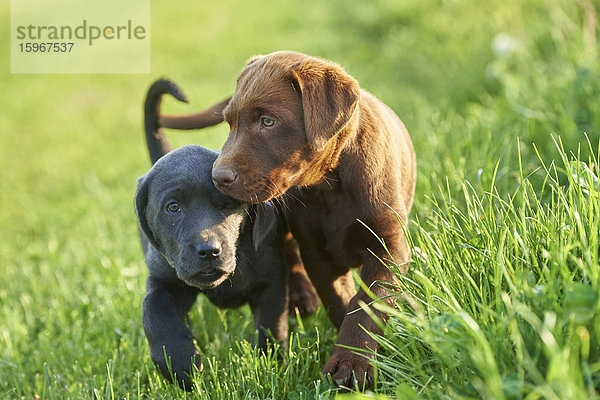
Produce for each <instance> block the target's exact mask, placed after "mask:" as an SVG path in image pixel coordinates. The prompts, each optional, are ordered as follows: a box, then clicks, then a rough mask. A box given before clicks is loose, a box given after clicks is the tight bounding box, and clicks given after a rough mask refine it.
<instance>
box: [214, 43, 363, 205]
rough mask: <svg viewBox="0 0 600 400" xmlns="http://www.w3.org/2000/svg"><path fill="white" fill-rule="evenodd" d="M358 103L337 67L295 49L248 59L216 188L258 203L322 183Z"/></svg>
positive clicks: (228, 114)
mask: <svg viewBox="0 0 600 400" xmlns="http://www.w3.org/2000/svg"><path fill="white" fill-rule="evenodd" d="M359 98H360V89H359V87H358V83H357V82H356V81H355V80H354V79H353V78H352V77H351V76H349V75H348V74H346V72H344V70H343V69H342V68H341V67H339V66H337V65H336V64H333V63H330V62H326V61H323V60H321V59H318V58H314V57H309V56H306V55H304V54H300V53H294V52H277V53H272V54H269V55H267V56H259V57H254V58H252V59H250V61H249V62H248V64H247V65H246V67H245V68H244V69H243V70H242V72H241V74H240V76H239V78H238V81H237V86H236V90H235V93H234V94H233V96H232V98H231V101H230V103H229V106H228V107H227V108H226V109H225V111H224V118H225V121H227V123H229V126H230V128H231V130H230V133H229V137H228V138H227V141H226V142H225V145H224V146H223V149H222V150H221V154H220V155H219V157H218V158H217V160H216V161H215V163H214V165H213V172H212V177H213V182H214V183H215V186H216V187H217V188H218V189H219V190H220V191H221V192H223V193H225V194H227V195H229V196H232V197H235V198H237V199H238V200H242V201H246V202H252V203H257V202H261V201H265V200H269V199H271V198H273V197H277V196H279V195H281V194H283V193H285V191H286V190H287V189H289V188H290V187H292V186H308V185H312V184H315V183H317V182H318V181H319V180H321V179H322V178H323V176H324V175H325V173H326V172H327V170H329V169H331V168H333V167H334V166H335V164H336V163H337V159H338V157H339V153H340V151H341V147H342V144H343V141H344V139H345V138H346V137H347V134H345V133H347V132H346V131H348V129H345V128H346V127H347V125H348V124H349V123H350V122H351V121H353V119H354V116H355V114H356V113H355V110H356V106H357V103H358V100H359Z"/></svg>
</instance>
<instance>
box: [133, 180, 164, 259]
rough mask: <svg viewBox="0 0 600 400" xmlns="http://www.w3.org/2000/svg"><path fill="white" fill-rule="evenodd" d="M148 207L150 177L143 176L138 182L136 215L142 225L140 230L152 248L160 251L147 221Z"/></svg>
mask: <svg viewBox="0 0 600 400" xmlns="http://www.w3.org/2000/svg"><path fill="white" fill-rule="evenodd" d="M147 206H148V175H144V176H142V177H141V178H140V179H138V181H137V191H136V193H135V214H136V215H137V219H138V223H139V225H140V229H141V230H142V232H143V233H144V236H146V239H148V241H149V242H150V244H151V245H152V246H154V247H155V248H156V249H160V246H159V245H158V243H157V242H156V239H155V238H154V233H153V232H152V230H151V229H150V227H149V226H148V221H146V207H147Z"/></svg>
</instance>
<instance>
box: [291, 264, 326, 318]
mask: <svg viewBox="0 0 600 400" xmlns="http://www.w3.org/2000/svg"><path fill="white" fill-rule="evenodd" d="M289 290H290V302H289V312H290V315H296V310H298V313H299V314H300V315H302V316H304V315H309V314H314V313H315V312H317V308H319V303H320V302H319V296H317V293H316V292H315V289H314V288H313V286H312V284H311V283H310V281H309V280H308V277H307V276H306V275H305V274H303V273H296V272H292V273H291V274H290V277H289Z"/></svg>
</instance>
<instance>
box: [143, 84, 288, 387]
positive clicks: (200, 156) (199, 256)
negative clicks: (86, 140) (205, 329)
mask: <svg viewBox="0 0 600 400" xmlns="http://www.w3.org/2000/svg"><path fill="white" fill-rule="evenodd" d="M166 82H168V81H166ZM163 92H167V93H177V94H178V95H179V96H180V98H181V99H185V97H184V96H183V95H182V94H181V92H180V91H179V90H178V88H177V87H176V86H175V85H174V84H172V83H171V82H168V84H166V83H165V81H158V82H157V83H155V84H154V85H153V86H152V88H151V89H150V90H149V93H148V97H147V99H146V105H145V110H146V119H145V121H146V137H147V141H148V149H149V151H150V155H151V158H152V160H153V162H155V164H154V166H153V167H152V169H151V170H150V171H149V172H148V173H147V174H146V175H144V176H142V177H141V178H140V179H139V181H138V188H137V193H136V198H135V206H136V214H137V217H138V221H139V225H140V231H141V232H140V238H141V241H142V247H143V249H144V255H145V259H146V264H147V266H148V278H147V281H146V295H145V297H144V300H143V303H142V322H143V325H144V331H145V332H146V337H147V338H148V343H149V345H150V355H151V358H152V360H153V361H154V363H155V364H156V365H157V366H158V367H159V369H160V371H161V372H162V374H163V375H164V376H165V377H167V378H170V377H171V376H170V373H169V369H168V362H167V360H166V359H165V353H166V355H167V357H170V366H171V372H172V373H174V374H175V375H176V379H177V382H178V383H179V384H180V386H182V387H184V388H186V389H188V390H189V389H190V388H191V385H190V379H189V373H190V371H191V368H192V364H193V363H194V364H195V365H196V366H197V367H198V369H199V370H200V371H201V370H202V362H201V357H200V354H199V353H198V352H197V350H196V348H195V346H194V336H193V334H192V332H191V331H190V330H189V329H188V327H187V326H186V323H185V319H186V315H187V313H188V311H189V310H190V308H191V307H192V305H193V303H194V301H195V299H196V296H197V295H198V293H202V294H204V295H206V296H207V297H208V298H209V299H210V301H211V302H212V303H214V304H215V305H217V306H219V307H224V308H231V307H238V306H241V305H243V304H249V305H250V307H251V310H252V314H253V315H254V319H255V321H254V324H255V327H256V329H257V330H258V342H257V346H258V347H259V348H261V349H265V348H266V347H267V345H268V343H267V339H268V337H269V334H272V335H273V337H274V338H275V339H276V340H278V341H281V342H284V341H285V339H286V337H287V301H288V300H287V299H288V294H287V269H286V267H285V265H284V262H283V254H282V250H281V242H282V238H281V237H280V229H279V226H278V224H279V222H278V218H277V215H276V213H275V210H274V208H273V207H272V206H271V205H270V204H269V203H265V204H260V205H258V206H257V205H247V204H244V203H241V202H239V201H237V200H235V199H233V198H231V197H228V196H225V195H223V194H221V193H220V192H219V191H218V190H217V189H216V188H215V187H214V185H213V183H212V178H211V171H212V165H213V162H214V160H215V159H216V158H217V156H218V153H216V152H214V151H211V150H208V149H205V148H203V147H200V146H184V147H182V148H180V149H177V150H174V151H169V149H170V147H169V144H168V141H167V140H166V138H165V137H164V135H163V134H162V132H159V131H160V129H159V128H158V123H157V119H156V116H154V117H153V116H151V115H148V114H149V113H156V111H157V109H158V105H157V104H158V103H160V97H161V96H162V93H163ZM157 132H159V134H158V135H157V134H156V133H157ZM174 203H177V204H176V206H175V205H174Z"/></svg>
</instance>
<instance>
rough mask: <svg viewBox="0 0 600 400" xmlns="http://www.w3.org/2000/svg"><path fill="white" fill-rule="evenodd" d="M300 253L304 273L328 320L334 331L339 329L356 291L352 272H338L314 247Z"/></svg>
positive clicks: (322, 253)
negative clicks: (316, 294)
mask: <svg viewBox="0 0 600 400" xmlns="http://www.w3.org/2000/svg"><path fill="white" fill-rule="evenodd" d="M301 253H302V260H303V261H304V265H305V267H306V272H307V273H308V276H309V277H310V280H311V282H313V284H314V286H315V289H316V290H317V293H318V294H319V297H320V299H321V302H322V303H323V306H324V307H325V309H326V310H327V315H328V316H329V320H330V321H331V323H332V324H333V326H335V328H336V329H340V327H341V325H342V321H343V320H344V317H345V315H346V308H347V306H348V303H349V302H350V299H352V296H354V293H355V291H356V290H355V289H354V279H353V278H352V271H350V270H346V272H344V273H340V272H338V271H337V270H336V269H335V267H334V265H333V263H330V262H328V261H329V260H328V258H329V256H328V255H327V254H326V253H325V252H322V251H319V249H318V248H316V247H313V248H312V249H311V250H310V251H301Z"/></svg>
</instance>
